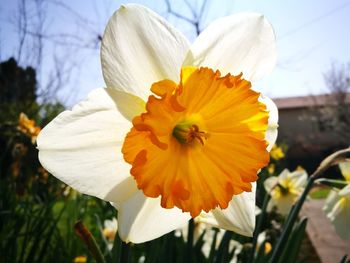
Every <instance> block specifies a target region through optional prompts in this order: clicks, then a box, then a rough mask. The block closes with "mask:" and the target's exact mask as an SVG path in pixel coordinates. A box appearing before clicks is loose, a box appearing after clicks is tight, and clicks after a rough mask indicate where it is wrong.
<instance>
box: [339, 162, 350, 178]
mask: <svg viewBox="0 0 350 263" xmlns="http://www.w3.org/2000/svg"><path fill="white" fill-rule="evenodd" d="M339 169H340V172H341V174H342V175H343V176H344V178H345V180H346V181H348V182H350V161H346V162H342V163H340V164H339Z"/></svg>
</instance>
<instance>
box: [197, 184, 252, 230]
mask: <svg viewBox="0 0 350 263" xmlns="http://www.w3.org/2000/svg"><path fill="white" fill-rule="evenodd" d="M255 191H256V184H255V183H254V184H253V188H252V192H243V193H241V194H239V195H235V196H233V198H232V200H231V201H230V203H229V205H228V207H227V208H226V209H223V210H222V209H218V208H216V209H214V210H212V211H211V212H209V213H201V214H200V216H199V217H198V220H199V221H200V222H203V223H207V224H210V225H213V226H215V227H219V228H223V229H226V230H231V231H234V232H236V233H238V234H241V235H244V236H252V235H253V231H254V228H255Z"/></svg>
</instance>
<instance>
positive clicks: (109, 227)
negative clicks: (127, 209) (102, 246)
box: [102, 217, 118, 250]
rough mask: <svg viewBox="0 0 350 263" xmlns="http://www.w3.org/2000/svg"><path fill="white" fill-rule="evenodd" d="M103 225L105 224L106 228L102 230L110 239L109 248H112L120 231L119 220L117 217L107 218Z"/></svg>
mask: <svg viewBox="0 0 350 263" xmlns="http://www.w3.org/2000/svg"><path fill="white" fill-rule="evenodd" d="M103 225H104V228H103V230H102V234H103V236H104V237H105V239H106V240H107V241H108V249H109V250H112V248H113V241H114V238H115V235H116V234H117V231H118V221H117V219H116V218H115V217H113V218H112V219H106V220H105V221H104V222H103Z"/></svg>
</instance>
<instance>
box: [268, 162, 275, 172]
mask: <svg viewBox="0 0 350 263" xmlns="http://www.w3.org/2000/svg"><path fill="white" fill-rule="evenodd" d="M275 170H276V165H275V164H274V163H270V164H269V166H267V171H268V172H269V174H273V173H274V172H275Z"/></svg>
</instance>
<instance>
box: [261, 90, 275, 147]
mask: <svg viewBox="0 0 350 263" xmlns="http://www.w3.org/2000/svg"><path fill="white" fill-rule="evenodd" d="M259 101H260V102H262V103H264V104H265V105H266V109H267V111H268V112H269V120H268V126H267V131H266V133H265V140H266V141H267V142H268V143H269V145H268V146H267V150H268V151H271V149H272V147H273V145H274V144H275V142H276V140H277V135H278V130H277V129H278V109H277V106H276V104H275V103H274V102H273V101H272V100H271V99H270V98H268V97H266V96H264V95H260V97H259Z"/></svg>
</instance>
